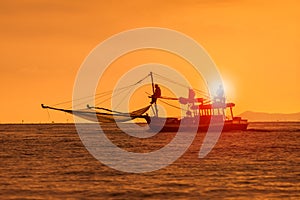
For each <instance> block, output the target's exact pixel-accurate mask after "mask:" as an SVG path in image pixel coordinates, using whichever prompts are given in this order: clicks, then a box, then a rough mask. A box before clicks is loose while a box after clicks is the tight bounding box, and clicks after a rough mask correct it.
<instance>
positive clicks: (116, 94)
mask: <svg viewBox="0 0 300 200" xmlns="http://www.w3.org/2000/svg"><path fill="white" fill-rule="evenodd" d="M125 91H126V90H123V91H121V92H119V93H115V94H114V95H112V96H111V97H109V98H106V99H104V100H103V101H101V102H98V103H96V105H100V104H102V103H104V102H106V101H108V100H110V99H112V98H113V97H116V96H119V95H120V94H122V93H123V92H125Z"/></svg>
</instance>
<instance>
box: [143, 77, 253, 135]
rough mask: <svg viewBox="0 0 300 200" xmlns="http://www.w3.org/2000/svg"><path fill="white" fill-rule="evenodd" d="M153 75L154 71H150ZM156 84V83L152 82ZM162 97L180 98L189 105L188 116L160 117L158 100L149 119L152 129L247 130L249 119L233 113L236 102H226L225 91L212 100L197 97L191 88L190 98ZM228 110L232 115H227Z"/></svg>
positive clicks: (181, 101) (161, 130)
mask: <svg viewBox="0 0 300 200" xmlns="http://www.w3.org/2000/svg"><path fill="white" fill-rule="evenodd" d="M150 75H151V76H152V73H150ZM151 80H153V78H151ZM152 85H154V84H152ZM153 91H154V90H153ZM158 98H161V99H169V100H178V101H179V103H180V104H184V105H187V107H188V109H187V111H186V116H185V117H183V118H176V117H159V116H158V110H157V105H156V101H155V103H154V107H155V109H153V111H154V113H155V114H154V116H153V117H149V118H148V119H147V123H148V125H149V127H150V129H151V130H153V131H160V132H175V131H176V132H177V131H189V130H193V131H194V130H197V131H198V132H205V131H207V130H208V129H209V128H210V130H214V129H216V130H217V129H218V130H222V131H233V130H246V129H247V126H248V121H247V120H246V119H242V118H241V117H235V116H234V115H233V110H232V108H233V107H234V106H235V104H234V103H225V98H224V96H223V93H222V92H221V94H218V96H217V97H215V98H214V99H213V100H212V101H210V100H205V99H203V98H195V92H194V91H193V90H192V89H189V95H188V98H183V97H180V98H178V99H176V98H168V97H158ZM227 110H229V111H230V116H229V117H228V116H226V113H227Z"/></svg>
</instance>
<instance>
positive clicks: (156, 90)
mask: <svg viewBox="0 0 300 200" xmlns="http://www.w3.org/2000/svg"><path fill="white" fill-rule="evenodd" d="M159 97H161V90H160V87H159V86H158V85H157V84H155V90H154V93H153V95H152V96H151V98H152V100H151V102H150V103H151V104H153V103H156V100H157V98H159Z"/></svg>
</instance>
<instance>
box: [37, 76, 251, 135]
mask: <svg viewBox="0 0 300 200" xmlns="http://www.w3.org/2000/svg"><path fill="white" fill-rule="evenodd" d="M153 75H154V73H152V72H150V74H148V75H147V76H146V77H145V78H143V79H142V80H140V81H138V82H137V83H135V84H133V85H131V86H135V85H137V84H140V83H141V82H142V81H144V80H145V79H146V78H147V77H150V78H151V84H152V92H153V95H151V96H149V97H150V98H152V101H151V103H150V105H148V106H146V107H144V108H141V109H138V110H135V111H133V112H130V113H125V112H119V111H114V110H111V109H107V108H103V107H97V106H89V105H87V108H84V109H81V110H71V109H63V108H57V107H53V106H46V105H44V104H41V105H42V108H44V109H52V110H57V111H62V112H66V113H69V114H73V115H76V116H78V117H81V118H84V119H87V120H89V121H93V122H98V123H109V122H125V121H130V120H133V119H137V118H142V119H145V121H146V122H147V124H148V125H149V128H150V130H152V131H156V132H177V131H190V130H193V131H194V130H196V131H198V132H206V131H207V130H208V129H210V130H211V129H214V128H215V129H218V130H222V131H233V130H246V129H247V126H248V121H247V120H246V119H242V118H241V117H235V116H234V115H233V107H234V106H235V104H234V103H226V102H225V98H224V97H223V96H219V97H215V98H213V99H212V100H210V99H208V98H207V99H205V98H196V97H195V90H194V89H190V88H189V95H188V98H184V97H179V98H173V97H164V96H161V95H160V94H159V95H158V96H155V85H156V84H154V81H153V80H154V78H153ZM156 75H157V74H156ZM158 76H160V75H158ZM160 77H161V76H160ZM164 80H168V79H167V78H166V77H164ZM170 81H172V80H170ZM172 82H173V83H174V81H172ZM124 88H127V87H124ZM124 88H121V90H122V89H124ZM187 88H188V87H187ZM196 91H197V90H196ZM105 93H106V94H108V93H107V92H105ZM100 96H101V97H103V95H101V94H100ZM207 97H208V96H207ZM156 100H158V101H160V102H162V103H166V104H167V105H170V106H172V104H169V103H167V102H165V101H164V100H171V101H178V102H179V103H180V104H181V105H183V106H186V107H187V109H185V111H186V113H185V114H186V116H184V117H182V118H178V117H163V116H159V114H158V108H157V103H156ZM173 107H176V108H179V109H181V108H180V107H177V106H174V105H173ZM150 108H152V112H153V115H152V116H150V115H148V113H147V114H145V113H146V112H147V111H148V110H149V109H150ZM227 110H229V111H230V116H226V113H227ZM95 116H96V117H95Z"/></svg>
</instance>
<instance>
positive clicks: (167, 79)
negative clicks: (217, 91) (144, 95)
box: [153, 72, 209, 97]
mask: <svg viewBox="0 0 300 200" xmlns="http://www.w3.org/2000/svg"><path fill="white" fill-rule="evenodd" d="M153 74H155V75H156V76H158V77H160V78H161V79H164V80H166V81H169V82H171V83H174V84H176V85H179V86H181V87H184V88H188V89H189V88H190V87H189V86H187V85H184V84H181V83H178V82H176V81H173V80H171V79H169V78H167V77H164V76H162V75H159V74H156V73H154V72H153ZM193 90H195V91H197V92H199V93H202V94H203V95H205V96H207V97H208V96H209V95H207V92H205V91H202V90H199V89H194V88H193Z"/></svg>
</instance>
